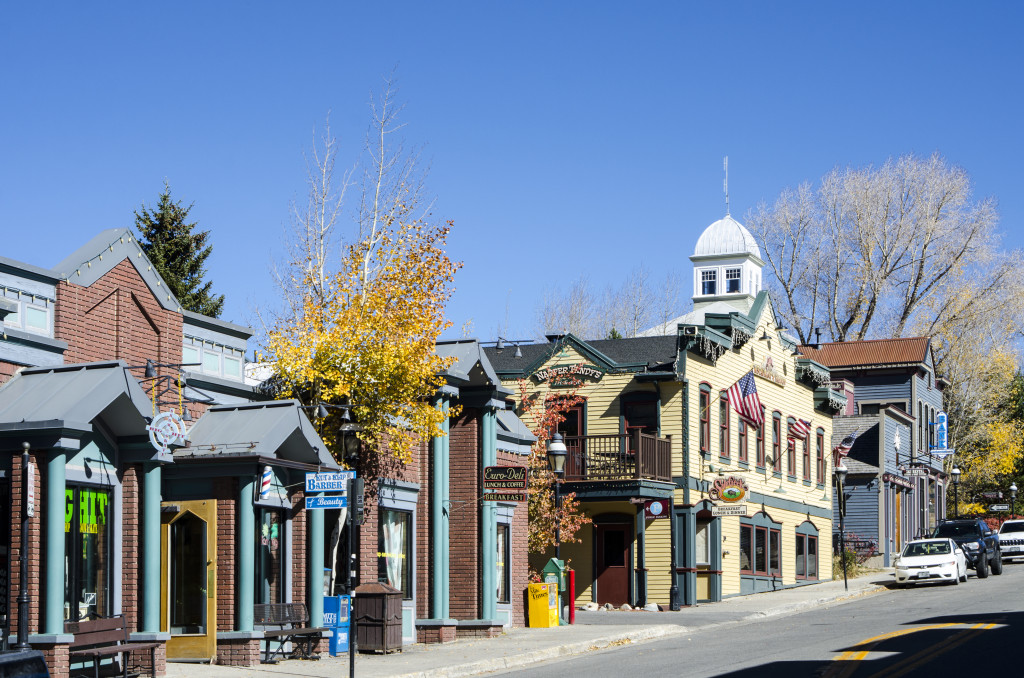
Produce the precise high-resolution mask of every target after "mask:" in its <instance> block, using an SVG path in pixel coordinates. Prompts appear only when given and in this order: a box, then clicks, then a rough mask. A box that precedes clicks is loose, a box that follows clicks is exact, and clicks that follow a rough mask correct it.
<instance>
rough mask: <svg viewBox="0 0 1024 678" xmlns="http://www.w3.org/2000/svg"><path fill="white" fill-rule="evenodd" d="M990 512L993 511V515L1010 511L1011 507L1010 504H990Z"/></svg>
mask: <svg viewBox="0 0 1024 678" xmlns="http://www.w3.org/2000/svg"><path fill="white" fill-rule="evenodd" d="M988 510H989V511H991V512H992V513H999V512H1000V511H1009V510H1010V505H1009V504H989V505H988Z"/></svg>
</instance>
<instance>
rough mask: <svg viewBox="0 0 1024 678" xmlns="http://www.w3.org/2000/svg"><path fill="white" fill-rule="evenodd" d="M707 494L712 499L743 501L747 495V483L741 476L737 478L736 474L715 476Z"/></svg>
mask: <svg viewBox="0 0 1024 678" xmlns="http://www.w3.org/2000/svg"><path fill="white" fill-rule="evenodd" d="M708 496H709V497H711V499H712V500H713V501H724V502H727V503H729V504H735V503H736V502H739V501H743V499H744V498H745V497H746V496H747V484H746V483H745V482H744V481H743V479H742V478H737V477H736V476H729V477H728V478H715V482H714V484H713V485H712V486H711V489H710V490H708ZM744 510H745V509H744Z"/></svg>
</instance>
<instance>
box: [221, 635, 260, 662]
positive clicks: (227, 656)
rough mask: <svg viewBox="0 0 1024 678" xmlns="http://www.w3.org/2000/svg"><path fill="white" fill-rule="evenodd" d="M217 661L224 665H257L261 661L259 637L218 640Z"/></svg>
mask: <svg viewBox="0 0 1024 678" xmlns="http://www.w3.org/2000/svg"><path fill="white" fill-rule="evenodd" d="M216 663H217V664H223V665H224V666H256V665H257V664H259V663H260V641H259V639H258V638H252V639H237V640H218V641H217V660H216Z"/></svg>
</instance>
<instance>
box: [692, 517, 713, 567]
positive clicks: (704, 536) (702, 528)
mask: <svg viewBox="0 0 1024 678" xmlns="http://www.w3.org/2000/svg"><path fill="white" fill-rule="evenodd" d="M710 535H711V523H710V522H708V521H705V520H698V521H697V532H696V541H695V542H694V543H695V552H696V553H695V555H696V556H697V564H698V565H710V564H711V536H710Z"/></svg>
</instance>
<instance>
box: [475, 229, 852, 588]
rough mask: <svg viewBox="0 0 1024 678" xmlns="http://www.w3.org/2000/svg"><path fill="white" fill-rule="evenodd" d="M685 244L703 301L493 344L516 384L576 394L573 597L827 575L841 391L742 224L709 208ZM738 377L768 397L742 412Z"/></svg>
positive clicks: (775, 584) (499, 364)
mask: <svg viewBox="0 0 1024 678" xmlns="http://www.w3.org/2000/svg"><path fill="white" fill-rule="evenodd" d="M691 260H692V261H693V262H694V269H695V270H694V283H695V294H694V310H693V311H692V312H690V313H688V314H686V315H685V316H682V317H680V318H677V319H676V320H674V321H672V322H670V323H666V324H665V325H664V326H661V327H657V328H653V329H652V330H650V331H649V332H647V333H645V334H646V335H647V336H641V337H636V338H630V339H611V340H597V341H584V340H582V339H580V338H578V337H575V336H573V335H571V334H569V335H551V336H549V337H548V340H549V341H548V342H546V343H537V344H524V345H520V346H517V347H515V348H511V347H506V348H499V347H498V346H494V347H492V348H488V349H486V351H487V355H488V358H489V359H490V360H491V362H492V364H493V366H494V368H495V371H496V372H497V374H498V376H499V377H500V378H501V379H502V381H503V382H505V383H506V385H508V386H511V387H513V389H514V391H515V392H516V393H519V388H518V386H517V384H518V383H525V384H527V390H528V392H529V394H530V396H531V397H535V398H544V399H545V400H546V401H549V402H550V399H552V398H558V397H559V396H563V395H565V394H566V393H567V392H575V394H576V395H578V396H580V397H581V398H582V399H583V402H582V403H581V404H579V405H578V406H576V407H574V408H573V409H571V410H570V411H569V412H568V413H567V415H566V420H565V421H564V422H563V423H562V424H561V425H560V426H559V431H560V432H561V433H562V435H563V436H564V438H565V443H566V447H567V449H568V452H569V454H568V458H567V461H566V469H565V474H564V484H563V490H562V491H563V492H575V494H576V496H577V498H578V499H579V500H580V503H581V506H582V508H583V510H584V511H585V512H586V514H587V515H588V516H590V518H591V519H592V521H593V522H592V524H590V525H588V526H586V527H584V528H583V530H581V531H580V533H579V534H578V535H577V536H578V537H579V538H580V541H578V542H576V543H572V544H564V545H562V547H561V553H562V557H563V559H565V560H568V561H569V562H570V565H571V567H572V568H573V569H575V570H576V602H577V603H583V602H589V601H594V602H597V603H599V604H604V603H612V604H614V605H620V604H622V603H627V602H628V603H630V604H631V605H634V606H637V605H644V604H647V603H660V604H663V605H669V606H671V607H673V608H675V607H678V606H679V605H691V604H694V603H697V602H701V601H715V600H721V599H722V598H725V597H729V596H735V595H741V594H746V593H753V592H756V591H764V590H771V589H774V588H782V587H786V586H794V585H803V584H808V583H813V582H816V581H820V580H823V579H831V553H832V522H831V506H832V503H831V502H832V500H831V494H832V490H831V482H830V480H831V466H832V464H831V461H830V460H831V449H830V440H831V436H832V421H831V419H832V414H833V413H834V412H836V411H837V410H838V409H839V408H841V407H842V406H843V405H844V404H845V398H844V396H843V395H841V394H839V393H837V392H834V391H832V390H831V389H830V388H829V372H828V369H827V368H825V367H823V366H821V365H819V364H817V363H815V362H814V361H813V360H810V359H808V358H805V357H802V356H800V355H799V354H798V353H797V352H796V350H795V349H796V345H795V342H794V341H793V340H792V339H791V338H789V337H788V336H787V335H786V334H785V333H784V331H783V329H782V328H780V327H779V325H778V323H777V321H776V316H775V314H774V311H773V309H772V306H771V300H770V298H769V297H768V294H767V292H765V291H763V290H761V289H760V286H761V266H763V262H762V261H761V258H760V251H759V250H758V248H757V245H756V243H755V242H754V240H753V238H752V237H751V235H750V233H749V232H747V231H746V229H745V228H744V227H743V226H741V225H740V224H739V223H738V222H736V221H735V220H733V219H732V218H731V217H729V216H726V217H725V218H724V219H722V220H720V221H717V222H715V223H714V224H712V225H711V226H709V227H708V228H707V230H705V232H704V234H703V235H702V236H701V238H700V240H699V241H698V243H697V248H696V251H695V253H694V255H693V256H692V257H691ZM747 375H749V376H747ZM741 379H745V381H744V382H743V383H746V384H748V388H747V391H748V392H749V391H751V389H750V387H749V384H752V385H753V389H752V390H754V391H756V396H757V398H758V399H759V401H760V405H761V406H762V408H763V410H756V411H752V410H751V409H749V404H750V403H752V402H753V399H752V398H749V397H747V398H744V399H743V400H745V401H746V402H747V403H748V409H747V410H745V412H746V413H747V414H748V415H750V416H749V417H744V416H741V414H740V411H739V407H740V405H739V402H740V400H741V395H740V393H734V394H733V397H732V398H731V399H730V398H729V396H728V394H727V392H728V391H729V389H730V387H732V386H733V385H734V384H737V383H738V382H740V380H741ZM736 391H740V389H739V387H737V389H736ZM762 411H763V414H761V413H762ZM758 414H761V417H763V423H762V424H761V425H760V426H755V425H754V423H753V422H754V420H756V419H757V418H758ZM804 428H806V433H803V429H804ZM534 566H535V567H536V564H535V565H534Z"/></svg>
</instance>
